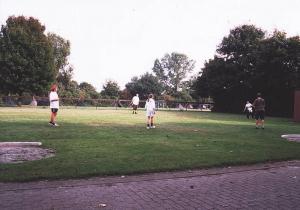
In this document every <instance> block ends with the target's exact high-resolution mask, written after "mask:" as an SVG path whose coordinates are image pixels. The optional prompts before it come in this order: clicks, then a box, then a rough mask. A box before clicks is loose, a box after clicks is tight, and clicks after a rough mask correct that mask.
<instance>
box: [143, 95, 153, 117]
mask: <svg viewBox="0 0 300 210" xmlns="http://www.w3.org/2000/svg"><path fill="white" fill-rule="evenodd" d="M145 109H146V115H147V116H153V115H154V114H155V101H154V99H153V98H150V99H149V100H147V101H146V104H145Z"/></svg>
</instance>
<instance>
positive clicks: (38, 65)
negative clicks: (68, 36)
mask: <svg viewBox="0 0 300 210" xmlns="http://www.w3.org/2000/svg"><path fill="white" fill-rule="evenodd" d="M44 32H45V26H43V25H41V23H40V22H39V21H38V20H37V19H34V18H32V17H30V18H25V17H24V16H19V17H14V16H11V17H9V18H8V19H7V21H6V25H2V27H1V31H0V90H1V92H2V93H4V94H18V95H22V94H23V93H32V94H39V95H42V94H45V93H46V92H47V91H48V89H49V86H50V84H51V83H52V82H53V81H54V80H55V76H56V75H55V64H54V58H53V48H52V46H51V43H50V41H49V40H48V38H47V36H46V35H45V34H44Z"/></svg>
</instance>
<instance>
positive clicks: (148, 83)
mask: <svg viewBox="0 0 300 210" xmlns="http://www.w3.org/2000/svg"><path fill="white" fill-rule="evenodd" d="M125 87H126V89H127V90H128V91H129V92H130V94H131V96H134V95H135V94H137V93H138V94H139V95H140V97H141V98H142V99H147V98H148V95H149V94H150V93H152V94H154V95H160V94H161V92H162V91H163V87H162V85H161V84H160V82H159V81H158V78H157V77H155V76H153V75H152V74H150V73H148V72H147V73H145V74H143V75H142V76H140V77H133V78H132V79H131V81H130V82H129V83H127V84H126V85H125Z"/></svg>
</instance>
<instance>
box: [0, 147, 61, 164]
mask: <svg viewBox="0 0 300 210" xmlns="http://www.w3.org/2000/svg"><path fill="white" fill-rule="evenodd" d="M54 155H55V152H54V150H51V149H44V148H41V147H39V146H38V145H30V144H28V145H26V144H24V143H21V142H20V144H17V143H16V142H14V143H12V144H9V143H2V144H0V163H22V162H25V161H33V160H40V159H43V158H49V157H53V156H54Z"/></svg>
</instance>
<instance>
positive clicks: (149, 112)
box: [146, 110, 155, 117]
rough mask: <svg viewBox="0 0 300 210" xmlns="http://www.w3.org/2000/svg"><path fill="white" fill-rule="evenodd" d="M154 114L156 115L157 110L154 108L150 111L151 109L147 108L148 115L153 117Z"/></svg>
mask: <svg viewBox="0 0 300 210" xmlns="http://www.w3.org/2000/svg"><path fill="white" fill-rule="evenodd" d="M154 115H155V111H153V110H151V111H150V110H147V111H146V116H147V117H153V116H154Z"/></svg>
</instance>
